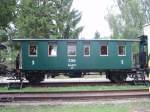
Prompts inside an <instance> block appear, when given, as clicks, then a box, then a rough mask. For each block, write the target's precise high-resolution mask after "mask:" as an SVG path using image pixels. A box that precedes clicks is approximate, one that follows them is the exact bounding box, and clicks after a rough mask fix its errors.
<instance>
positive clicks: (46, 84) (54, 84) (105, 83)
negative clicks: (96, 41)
mask: <svg viewBox="0 0 150 112" xmlns="http://www.w3.org/2000/svg"><path fill="white" fill-rule="evenodd" d="M146 82H147V84H149V81H146ZM19 84H20V83H19V82H6V83H0V87H4V86H8V87H11V86H13V85H19ZM143 84H144V83H143ZM95 85H99V86H112V85H116V86H117V85H118V86H120V85H134V82H133V81H126V82H122V83H112V82H108V81H103V82H101V81H99V82H98V81H92V82H78V81H77V82H42V83H39V84H30V83H28V82H23V83H22V87H65V86H95Z"/></svg>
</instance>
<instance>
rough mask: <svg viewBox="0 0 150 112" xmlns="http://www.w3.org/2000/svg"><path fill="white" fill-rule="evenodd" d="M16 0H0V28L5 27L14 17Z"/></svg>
mask: <svg viewBox="0 0 150 112" xmlns="http://www.w3.org/2000/svg"><path fill="white" fill-rule="evenodd" d="M15 10H16V0H0V12H1V13H0V29H6V28H7V27H8V26H9V23H10V22H12V21H13V20H14V19H15V17H16V14H15Z"/></svg>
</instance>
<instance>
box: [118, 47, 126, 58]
mask: <svg viewBox="0 0 150 112" xmlns="http://www.w3.org/2000/svg"><path fill="white" fill-rule="evenodd" d="M120 46H123V47H124V54H122V55H121V54H119V47H120ZM118 56H126V45H120V44H119V45H118Z"/></svg>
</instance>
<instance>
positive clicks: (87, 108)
mask: <svg viewBox="0 0 150 112" xmlns="http://www.w3.org/2000/svg"><path fill="white" fill-rule="evenodd" d="M149 105H150V102H149V103H146V102H136V103H135V102H134V103H133V102H130V103H121V104H84V105H83V104H77V105H55V106H50V105H43V106H31V105H30V106H0V110H1V112H144V111H145V112H149V109H150V106H149Z"/></svg>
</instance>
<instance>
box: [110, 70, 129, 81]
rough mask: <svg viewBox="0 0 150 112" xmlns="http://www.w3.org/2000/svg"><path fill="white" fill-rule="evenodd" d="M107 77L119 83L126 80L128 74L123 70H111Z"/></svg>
mask: <svg viewBox="0 0 150 112" xmlns="http://www.w3.org/2000/svg"><path fill="white" fill-rule="evenodd" d="M107 77H108V79H109V80H110V81H111V82H114V83H119V82H124V81H126V78H127V74H125V73H121V72H111V73H109V74H108V75H107Z"/></svg>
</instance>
